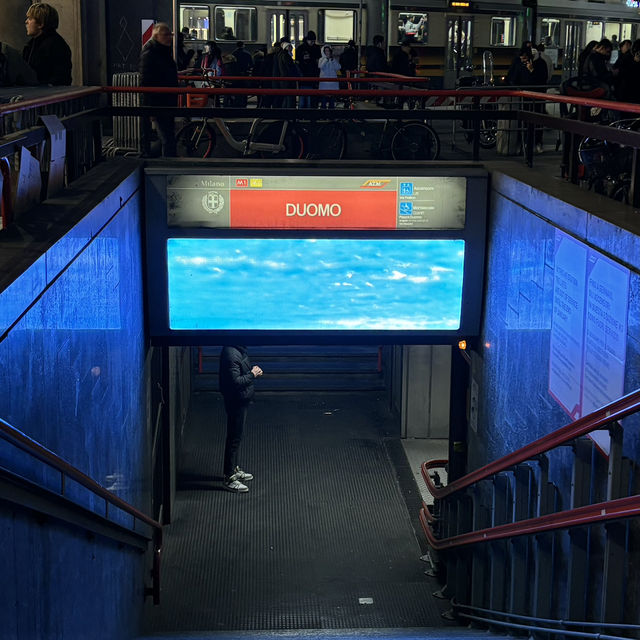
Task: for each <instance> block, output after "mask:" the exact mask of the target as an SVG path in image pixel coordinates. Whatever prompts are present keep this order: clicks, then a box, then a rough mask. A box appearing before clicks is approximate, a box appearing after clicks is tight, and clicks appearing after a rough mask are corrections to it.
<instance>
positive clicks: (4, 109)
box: [0, 87, 102, 116]
mask: <svg viewBox="0 0 640 640" xmlns="http://www.w3.org/2000/svg"><path fill="white" fill-rule="evenodd" d="M94 93H102V87H82V88H80V89H70V90H68V91H65V92H63V93H55V94H53V95H49V96H47V97H46V98H42V97H40V98H31V99H30V100H20V101H19V102H9V103H8V104H3V105H0V116H4V115H7V114H9V113H16V112H18V111H25V110H26V109H31V108H32V107H46V106H47V105H50V104H57V103H58V102H65V101H66V100H75V99H76V98H84V97H85V96H90V95H93V94H94Z"/></svg>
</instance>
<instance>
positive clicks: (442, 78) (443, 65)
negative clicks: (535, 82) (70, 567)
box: [388, 0, 523, 89]
mask: <svg viewBox="0 0 640 640" xmlns="http://www.w3.org/2000/svg"><path fill="white" fill-rule="evenodd" d="M389 16H390V20H389V32H388V39H389V44H390V47H391V52H392V54H393V50H394V48H395V47H397V46H398V45H399V44H400V42H401V41H402V39H403V38H404V37H405V36H407V35H408V36H411V37H412V39H413V40H414V41H415V42H416V47H415V48H416V50H417V53H418V55H419V57H420V75H427V76H429V77H430V78H431V79H432V81H431V83H430V86H431V87H432V88H440V87H444V88H447V89H449V88H453V87H455V86H456V82H457V81H458V79H459V78H461V77H465V76H470V75H481V74H482V61H483V53H484V52H485V51H491V53H492V58H493V69H494V75H498V76H499V75H503V72H504V73H506V70H507V69H508V68H509V65H510V64H511V61H512V60H513V57H514V55H515V54H516V52H517V49H518V47H519V46H520V44H521V38H522V31H523V25H522V16H523V12H522V7H521V5H519V4H514V3H513V2H502V3H501V2H499V1H498V2H495V0H494V1H493V2H490V3H489V2H487V3H484V2H461V1H457V0H449V1H448V2H446V3H444V2H441V3H440V6H439V7H438V6H437V5H436V4H435V3H434V2H429V3H428V4H427V3H425V4H424V5H423V6H420V5H418V4H414V5H399V4H395V3H393V4H391V6H390V11H389ZM418 23H419V24H420V27H419V29H417V30H416V29H415V25H416V24H418Z"/></svg>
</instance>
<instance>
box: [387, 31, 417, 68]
mask: <svg viewBox="0 0 640 640" xmlns="http://www.w3.org/2000/svg"><path fill="white" fill-rule="evenodd" d="M412 42H413V40H412V39H410V38H404V39H403V40H402V44H401V45H400V49H398V51H396V53H395V55H394V56H393V59H392V60H391V73H397V74H399V75H401V76H415V75H416V61H417V59H418V57H417V55H416V53H415V51H414V50H413V49H412V48H411V44H412Z"/></svg>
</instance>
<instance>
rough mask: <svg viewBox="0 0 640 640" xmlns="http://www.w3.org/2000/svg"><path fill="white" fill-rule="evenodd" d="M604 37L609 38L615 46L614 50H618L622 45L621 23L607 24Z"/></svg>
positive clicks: (605, 24)
mask: <svg viewBox="0 0 640 640" xmlns="http://www.w3.org/2000/svg"><path fill="white" fill-rule="evenodd" d="M604 37H605V38H609V40H611V43H612V44H613V48H614V49H617V48H618V45H619V44H620V23H619V22H605V23H604Z"/></svg>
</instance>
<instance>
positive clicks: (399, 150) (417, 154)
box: [391, 122, 440, 160]
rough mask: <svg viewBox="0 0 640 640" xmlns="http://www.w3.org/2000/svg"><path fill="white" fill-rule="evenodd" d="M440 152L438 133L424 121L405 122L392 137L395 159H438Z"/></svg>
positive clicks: (392, 153)
mask: <svg viewBox="0 0 640 640" xmlns="http://www.w3.org/2000/svg"><path fill="white" fill-rule="evenodd" d="M439 154H440V139H439V138H438V134H437V133H436V132H435V131H434V130H433V129H432V128H431V127H430V126H429V125H426V124H424V123H423V122H408V123H407V124H403V125H402V126H401V127H399V128H398V130H397V131H396V132H395V134H394V135H393V138H392V139H391V157H392V158H393V159H394V160H436V159H437V157H438V155H439Z"/></svg>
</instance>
